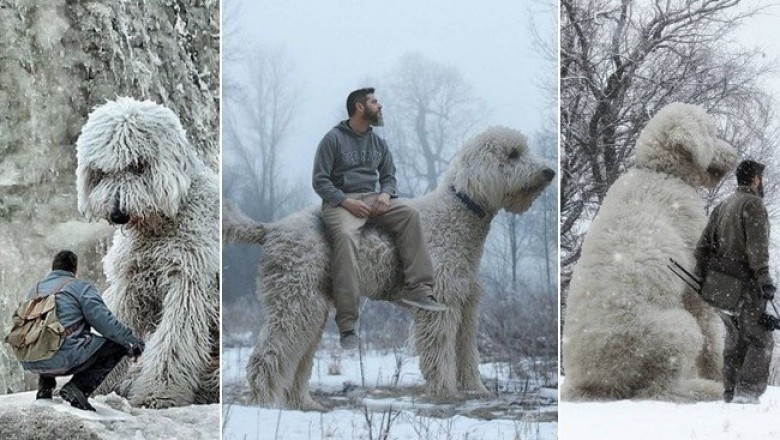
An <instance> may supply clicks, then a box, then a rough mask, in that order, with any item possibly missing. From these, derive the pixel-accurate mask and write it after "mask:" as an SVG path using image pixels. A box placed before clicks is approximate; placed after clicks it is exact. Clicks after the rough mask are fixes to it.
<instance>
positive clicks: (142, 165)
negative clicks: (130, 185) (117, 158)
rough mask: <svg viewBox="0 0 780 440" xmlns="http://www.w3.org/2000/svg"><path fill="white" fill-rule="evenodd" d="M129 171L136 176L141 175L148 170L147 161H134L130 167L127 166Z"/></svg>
mask: <svg viewBox="0 0 780 440" xmlns="http://www.w3.org/2000/svg"><path fill="white" fill-rule="evenodd" d="M127 171H130V172H131V173H132V174H135V175H136V176H140V175H141V174H143V173H144V171H146V162H144V161H142V160H139V161H138V162H134V163H132V164H130V166H129V167H127Z"/></svg>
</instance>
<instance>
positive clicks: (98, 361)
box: [38, 340, 127, 396]
mask: <svg viewBox="0 0 780 440" xmlns="http://www.w3.org/2000/svg"><path fill="white" fill-rule="evenodd" d="M126 354H127V349H126V348H125V347H123V346H121V345H119V344H117V343H116V342H113V341H110V340H109V341H106V342H105V344H103V346H102V347H100V348H99V349H98V351H96V352H95V354H94V355H92V357H90V358H89V359H87V361H86V362H84V363H83V364H81V365H78V366H76V367H73V368H71V369H70V370H68V371H67V372H65V373H64V374H62V376H68V375H71V374H72V375H73V377H72V378H71V379H70V383H72V384H73V385H75V386H76V387H77V388H78V389H79V390H81V392H82V393H84V395H85V396H89V395H91V394H92V393H93V392H94V391H95V389H97V387H98V386H100V384H101V383H102V382H103V380H104V379H105V378H106V376H108V373H110V372H111V370H113V369H114V367H116V364H118V363H119V361H121V360H122V358H123V357H125V355H126ZM56 386H57V382H56V380H55V379H54V376H48V375H43V374H42V375H40V376H39V377H38V389H54V388H55V387H56Z"/></svg>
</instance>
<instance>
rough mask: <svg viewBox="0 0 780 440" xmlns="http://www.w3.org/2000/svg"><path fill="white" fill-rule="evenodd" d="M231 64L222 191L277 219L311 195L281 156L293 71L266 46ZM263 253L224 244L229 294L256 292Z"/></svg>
mask: <svg viewBox="0 0 780 440" xmlns="http://www.w3.org/2000/svg"><path fill="white" fill-rule="evenodd" d="M230 66H232V68H231V70H230V72H231V75H230V77H229V78H228V79H226V81H225V83H226V84H229V85H230V87H226V88H224V97H225V107H224V112H223V173H222V175H223V194H224V196H225V197H226V198H230V199H234V200H236V201H237V202H238V203H239V204H240V206H241V208H242V210H244V212H246V214H247V215H249V216H250V217H252V218H254V219H256V220H260V221H272V220H276V219H279V218H281V217H282V216H284V215H286V214H288V213H290V212H292V211H294V210H296V209H299V208H300V207H302V206H303V205H304V204H305V203H306V194H308V192H307V191H304V190H302V186H303V185H302V184H300V183H297V182H296V183H290V182H288V181H287V179H285V177H284V176H283V174H282V168H283V164H282V161H281V158H280V152H281V149H282V147H283V146H284V143H285V141H286V140H287V139H288V137H289V136H290V134H291V132H292V124H293V120H294V115H295V106H296V105H297V104H298V92H297V90H298V89H297V85H296V84H295V82H294V80H293V79H292V78H294V77H295V75H294V69H293V66H292V63H291V61H290V60H289V58H288V57H287V56H286V54H285V53H284V52H283V51H282V50H280V49H273V50H271V49H265V48H256V49H255V50H254V51H253V52H251V55H250V56H246V57H244V56H243V55H242V56H236V57H234V58H232V59H231V62H230ZM226 70H227V69H226ZM259 255H260V251H259V250H258V249H255V248H251V247H242V246H227V247H225V249H224V250H223V266H224V267H223V270H224V273H225V276H224V280H225V281H224V296H225V297H226V298H228V299H238V298H247V297H249V298H251V297H253V296H254V291H255V279H256V277H257V264H258V257H259ZM240 304H241V308H246V306H247V304H245V303H240Z"/></svg>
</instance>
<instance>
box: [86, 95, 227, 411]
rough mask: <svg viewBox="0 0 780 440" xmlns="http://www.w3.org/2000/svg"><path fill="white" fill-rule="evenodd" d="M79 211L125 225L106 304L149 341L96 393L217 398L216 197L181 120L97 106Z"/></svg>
mask: <svg viewBox="0 0 780 440" xmlns="http://www.w3.org/2000/svg"><path fill="white" fill-rule="evenodd" d="M77 156H78V168H77V186H78V207H79V211H80V212H81V213H82V214H83V215H84V216H85V217H86V218H87V220H90V221H98V220H101V219H106V220H108V221H109V222H111V223H114V224H119V225H122V226H121V227H120V229H118V230H117V231H116V233H115V234H114V239H113V243H112V245H111V248H110V249H109V251H108V253H107V255H106V256H105V258H104V260H103V265H104V270H105V272H106V278H107V281H108V284H109V286H108V290H107V291H106V293H105V297H106V303H107V305H108V306H109V308H110V309H111V310H112V311H113V312H114V313H115V314H116V316H117V317H118V318H119V319H120V320H121V321H122V322H124V323H126V324H127V325H128V326H129V327H130V328H131V329H132V330H133V332H135V333H136V334H138V335H139V336H141V337H142V338H143V339H144V340H145V341H146V351H145V352H144V354H143V356H141V357H140V359H139V360H138V362H136V363H135V364H129V363H127V362H126V363H124V364H121V365H120V366H118V367H117V368H116V369H115V370H114V372H113V373H112V374H111V376H109V377H108V379H107V380H106V381H105V382H104V384H103V386H101V389H100V391H102V392H108V391H112V390H118V391H120V393H122V394H125V395H127V396H128V397H129V398H130V399H131V402H132V403H133V404H134V405H144V406H148V407H154V408H163V407H169V406H179V405H186V404H190V403H213V402H217V401H218V399H219V193H218V190H217V177H216V174H215V173H214V172H213V171H212V170H211V169H209V168H208V167H206V166H205V165H204V164H203V162H202V161H201V159H200V158H199V157H198V156H197V154H196V152H195V149H194V148H193V147H192V146H191V145H190V143H189V142H188V141H187V138H186V136H185V132H184V129H183V128H182V126H181V123H180V122H179V118H178V117H177V116H176V115H175V114H174V113H173V112H172V111H170V110H169V109H167V108H165V107H163V106H160V105H158V104H155V103H153V102H151V101H144V102H139V101H136V100H134V99H131V98H119V99H117V100H116V101H110V102H107V103H106V104H104V105H102V106H100V107H97V108H96V109H95V110H94V111H93V112H92V113H90V115H89V118H88V120H87V122H86V124H85V125H84V127H83V128H82V131H81V135H80V136H79V139H78V142H77Z"/></svg>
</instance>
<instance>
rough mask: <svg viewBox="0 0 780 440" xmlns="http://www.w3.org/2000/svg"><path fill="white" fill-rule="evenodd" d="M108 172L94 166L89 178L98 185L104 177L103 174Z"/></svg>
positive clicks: (93, 183)
mask: <svg viewBox="0 0 780 440" xmlns="http://www.w3.org/2000/svg"><path fill="white" fill-rule="evenodd" d="M105 175H106V174H105V173H104V172H103V170H99V169H97V168H92V169H90V170H89V180H90V182H92V185H97V184H98V183H100V181H101V180H102V179H103V176H105Z"/></svg>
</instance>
